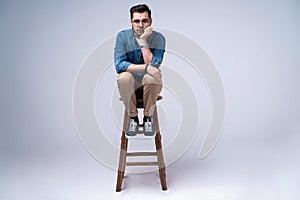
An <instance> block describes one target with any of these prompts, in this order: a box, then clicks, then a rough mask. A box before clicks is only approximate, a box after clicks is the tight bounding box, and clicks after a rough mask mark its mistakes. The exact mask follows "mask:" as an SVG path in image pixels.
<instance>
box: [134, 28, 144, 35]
mask: <svg viewBox="0 0 300 200" xmlns="http://www.w3.org/2000/svg"><path fill="white" fill-rule="evenodd" d="M136 32H137V33H138V34H143V33H144V29H142V28H141V29H137V30H136Z"/></svg>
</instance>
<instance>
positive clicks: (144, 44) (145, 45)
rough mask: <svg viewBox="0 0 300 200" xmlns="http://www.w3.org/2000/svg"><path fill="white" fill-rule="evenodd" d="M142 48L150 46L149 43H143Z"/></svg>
mask: <svg viewBox="0 0 300 200" xmlns="http://www.w3.org/2000/svg"><path fill="white" fill-rule="evenodd" d="M140 48H149V44H148V43H141V45H140Z"/></svg>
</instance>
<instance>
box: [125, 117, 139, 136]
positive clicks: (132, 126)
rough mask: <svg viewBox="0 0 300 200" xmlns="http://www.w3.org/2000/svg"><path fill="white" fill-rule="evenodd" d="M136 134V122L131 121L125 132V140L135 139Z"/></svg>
mask: <svg viewBox="0 0 300 200" xmlns="http://www.w3.org/2000/svg"><path fill="white" fill-rule="evenodd" d="M137 132H138V124H137V122H136V121H134V119H131V121H130V123H129V124H128V128H127V131H126V137H127V138H132V137H135V136H136V135H137Z"/></svg>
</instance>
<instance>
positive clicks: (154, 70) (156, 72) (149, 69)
mask: <svg viewBox="0 0 300 200" xmlns="http://www.w3.org/2000/svg"><path fill="white" fill-rule="evenodd" d="M147 73H148V74H150V75H151V76H153V77H154V78H155V79H156V80H158V81H160V80H161V76H162V75H161V72H160V70H159V69H157V68H156V67H153V66H151V65H148V67H147Z"/></svg>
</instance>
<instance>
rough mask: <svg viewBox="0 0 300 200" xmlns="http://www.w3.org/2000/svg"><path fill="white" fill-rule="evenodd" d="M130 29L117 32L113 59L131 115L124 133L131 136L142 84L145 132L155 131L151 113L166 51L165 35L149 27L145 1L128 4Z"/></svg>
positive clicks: (122, 96) (149, 18)
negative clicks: (133, 4) (138, 94)
mask: <svg viewBox="0 0 300 200" xmlns="http://www.w3.org/2000/svg"><path fill="white" fill-rule="evenodd" d="M130 24H131V27H132V28H131V29H127V30H123V31H120V32H119V33H118V34H117V39H116V44H115V49H114V50H115V52H114V62H115V66H116V71H117V73H118V74H119V75H118V79H117V83H118V88H119V93H120V96H121V98H122V101H123V103H124V105H125V109H126V112H128V115H129V116H130V118H131V119H130V123H129V125H128V129H127V131H126V136H127V137H134V136H136V134H137V131H138V124H139V119H138V111H137V108H136V96H135V90H136V89H137V88H139V87H141V86H143V102H144V118H143V126H144V134H145V136H153V135H155V128H154V127H153V124H152V116H153V112H154V108H155V104H156V100H157V97H158V95H159V93H160V92H161V89H162V81H161V76H162V75H161V72H160V70H159V67H160V64H161V63H162V61H163V56H164V52H165V38H164V36H163V35H162V34H161V33H159V32H156V31H152V27H151V25H152V18H151V10H150V9H149V7H148V6H147V5H145V4H140V5H136V6H133V7H131V8H130Z"/></svg>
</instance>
